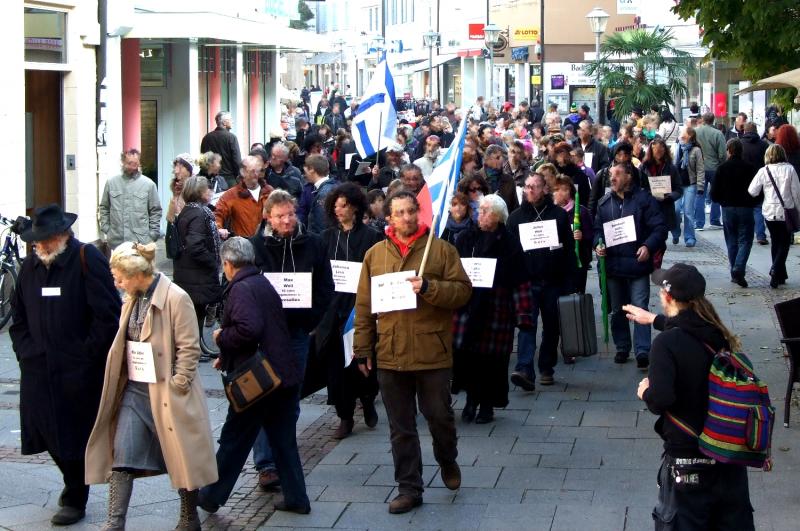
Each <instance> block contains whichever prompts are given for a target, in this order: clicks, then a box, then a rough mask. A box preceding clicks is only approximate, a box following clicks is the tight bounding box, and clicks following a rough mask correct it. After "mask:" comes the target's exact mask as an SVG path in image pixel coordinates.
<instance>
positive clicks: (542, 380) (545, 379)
mask: <svg viewBox="0 0 800 531" xmlns="http://www.w3.org/2000/svg"><path fill="white" fill-rule="evenodd" d="M554 383H556V380H555V378H553V375H552V374H542V375H540V376H539V384H540V385H553V384H554Z"/></svg>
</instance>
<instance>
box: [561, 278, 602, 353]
mask: <svg viewBox="0 0 800 531" xmlns="http://www.w3.org/2000/svg"><path fill="white" fill-rule="evenodd" d="M558 317H559V319H558V321H559V326H560V328H561V353H562V354H563V355H564V356H594V355H595V354H597V331H596V329H595V325H594V303H593V301H592V295H591V294H589V293H586V294H580V293H575V294H573V295H565V296H563V297H559V298H558Z"/></svg>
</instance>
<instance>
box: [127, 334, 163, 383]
mask: <svg viewBox="0 0 800 531" xmlns="http://www.w3.org/2000/svg"><path fill="white" fill-rule="evenodd" d="M125 354H126V355H127V358H128V380H133V381H134V382H144V383H156V363H155V359H153V347H152V346H151V345H150V343H143V342H141V341H126V342H125Z"/></svg>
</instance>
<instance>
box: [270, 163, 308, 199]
mask: <svg viewBox="0 0 800 531" xmlns="http://www.w3.org/2000/svg"><path fill="white" fill-rule="evenodd" d="M266 181H267V184H268V185H270V186H271V187H272V188H280V189H281V190H286V191H287V192H289V193H290V194H292V195H293V196H294V198H295V199H296V200H298V201H299V200H300V196H301V195H303V183H304V182H305V179H304V178H303V174H302V173H301V172H300V170H298V169H297V168H296V167H295V166H294V165H292V163H291V162H287V163H286V164H285V165H284V167H283V171H282V172H281V173H278V172H276V171H275V170H273V169H272V167H268V168H267V175H266Z"/></svg>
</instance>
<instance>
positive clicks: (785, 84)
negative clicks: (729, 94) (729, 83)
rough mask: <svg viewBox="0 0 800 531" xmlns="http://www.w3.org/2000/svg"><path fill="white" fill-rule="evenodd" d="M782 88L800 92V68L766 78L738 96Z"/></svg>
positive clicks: (745, 89)
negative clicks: (794, 89)
mask: <svg viewBox="0 0 800 531" xmlns="http://www.w3.org/2000/svg"><path fill="white" fill-rule="evenodd" d="M782 88H796V89H798V90H799V91H800V68H797V69H795V70H790V71H788V72H784V73H782V74H778V75H776V76H771V77H765V78H764V79H761V80H759V81H756V82H755V83H753V84H752V85H750V86H749V87H747V88H743V89H742V90H739V91H737V92H736V95H737V96H739V95H741V94H747V93H748V92H755V91H757V90H774V89H782Z"/></svg>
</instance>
